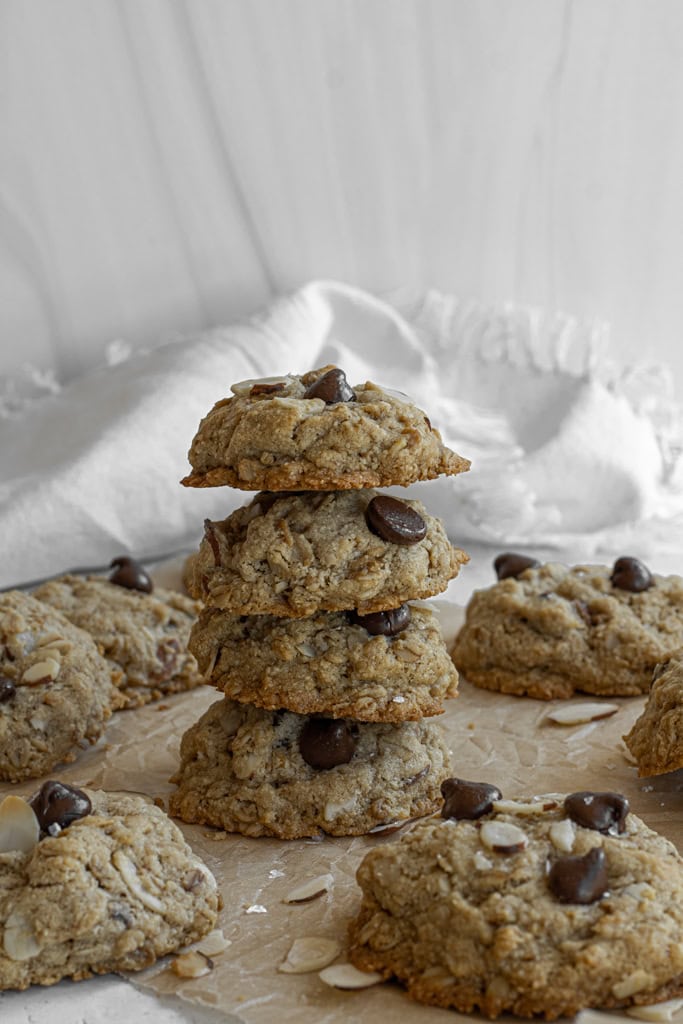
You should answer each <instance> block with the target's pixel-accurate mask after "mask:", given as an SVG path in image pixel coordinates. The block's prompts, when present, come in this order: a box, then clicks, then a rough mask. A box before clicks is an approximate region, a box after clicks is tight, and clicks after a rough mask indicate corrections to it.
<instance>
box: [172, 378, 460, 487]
mask: <svg viewBox="0 0 683 1024" xmlns="http://www.w3.org/2000/svg"><path fill="white" fill-rule="evenodd" d="M232 391H233V392H234V396H233V397H232V398H224V399H222V400H221V401H220V402H217V403H216V405H215V406H214V407H213V409H212V410H211V412H210V413H209V414H208V416H205V417H204V419H203V420H202V422H201V423H200V425H199V430H198V432H197V434H196V436H195V438H194V440H193V442H192V447H191V448H190V451H189V456H188V457H189V461H190V465H191V466H192V473H191V474H190V475H189V476H187V477H186V478H185V479H184V480H183V481H182V482H183V483H184V484H185V485H187V486H189V487H218V486H220V485H222V484H227V485H228V486H230V487H238V488H241V489H242V490H247V491H258V490H269V491H292V490H300V489H305V490H323V491H335V490H346V489H348V488H356V487H388V486H390V485H392V484H400V485H404V486H405V485H407V484H411V483H413V482H414V481H415V480H430V479H432V478H433V477H437V476H439V475H440V474H442V473H445V474H451V475H452V474H456V473H462V472H464V471H465V470H467V469H469V465H470V464H469V462H468V461H467V459H464V458H462V457H461V456H460V455H457V454H456V453H455V452H452V451H451V450H450V449H449V448H446V447H445V445H444V444H443V442H442V440H441V435H440V434H439V432H438V430H435V429H434V428H433V427H432V425H431V424H430V422H429V420H428V419H427V417H426V416H425V414H424V413H423V412H421V410H420V409H417V408H416V407H415V406H414V405H413V404H412V403H411V402H410V400H409V399H408V398H407V396H405V395H401V394H400V393H398V392H394V391H386V390H384V389H382V388H380V387H378V386H377V385H376V384H371V383H370V382H367V383H366V384H360V385H358V386H356V387H353V388H351V387H350V386H349V384H348V383H347V381H346V377H345V376H344V373H343V371H342V370H340V369H338V368H337V367H333V366H324V367H322V368H321V369H318V370H312V371H311V372H310V373H306V374H304V375H303V376H301V377H299V376H295V375H288V376H285V377H277V378H268V379H266V380H253V381H243V382H241V383H240V384H234V385H233V387H232Z"/></svg>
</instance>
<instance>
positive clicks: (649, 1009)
mask: <svg viewBox="0 0 683 1024" xmlns="http://www.w3.org/2000/svg"><path fill="white" fill-rule="evenodd" d="M681 1009H683V999H667V1000H666V1002H664V1003H650V1004H649V1005H648V1006H629V1007H628V1009H627V1010H626V1013H627V1014H628V1015H629V1017H636V1018H637V1019H638V1020H653V1021H666V1020H673V1018H674V1016H675V1015H676V1014H677V1013H678V1012H679V1011H680V1010H681Z"/></svg>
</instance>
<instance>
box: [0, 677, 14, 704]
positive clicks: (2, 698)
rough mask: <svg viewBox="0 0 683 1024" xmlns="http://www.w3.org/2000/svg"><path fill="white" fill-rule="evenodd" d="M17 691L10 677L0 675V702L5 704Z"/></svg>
mask: <svg viewBox="0 0 683 1024" xmlns="http://www.w3.org/2000/svg"><path fill="white" fill-rule="evenodd" d="M16 692H17V688H16V686H15V685H14V683H13V682H12V680H11V679H8V678H7V676H0V704H5V703H6V702H7V701H8V700H11V699H12V697H13V696H14V694H15V693H16Z"/></svg>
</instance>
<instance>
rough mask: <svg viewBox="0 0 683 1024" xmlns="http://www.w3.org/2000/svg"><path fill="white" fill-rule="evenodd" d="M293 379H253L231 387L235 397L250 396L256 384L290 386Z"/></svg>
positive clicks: (240, 381)
mask: <svg viewBox="0 0 683 1024" xmlns="http://www.w3.org/2000/svg"><path fill="white" fill-rule="evenodd" d="M291 380H292V378H291V377H253V378H252V379H251V380H238V381H237V383H236V384H231V385H230V390H231V391H232V393H233V395H248V394H249V392H250V391H251V389H252V388H253V387H254V385H256V384H290V383H291Z"/></svg>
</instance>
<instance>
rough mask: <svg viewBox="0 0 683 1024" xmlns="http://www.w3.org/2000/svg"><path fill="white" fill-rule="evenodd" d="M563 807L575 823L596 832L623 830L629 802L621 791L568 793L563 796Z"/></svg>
mask: <svg viewBox="0 0 683 1024" xmlns="http://www.w3.org/2000/svg"><path fill="white" fill-rule="evenodd" d="M564 809H565V811H566V812H567V814H568V815H569V817H570V818H571V819H572V821H575V822H576V824H577V825H582V826H583V827H584V828H592V829H595V831H596V832H610V831H611V830H613V829H615V828H616V830H617V832H623V831H624V822H625V821H626V815H627V814H628V812H629V803H628V800H627V799H626V797H625V796H622V795H621V793H609V792H608V793H590V792H588V791H584V792H581V793H570V794H569V796H567V797H565V800H564Z"/></svg>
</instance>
